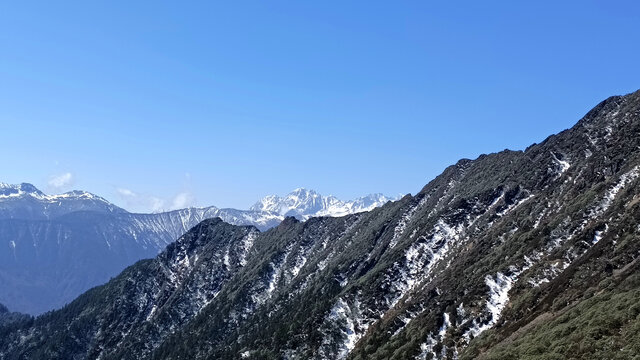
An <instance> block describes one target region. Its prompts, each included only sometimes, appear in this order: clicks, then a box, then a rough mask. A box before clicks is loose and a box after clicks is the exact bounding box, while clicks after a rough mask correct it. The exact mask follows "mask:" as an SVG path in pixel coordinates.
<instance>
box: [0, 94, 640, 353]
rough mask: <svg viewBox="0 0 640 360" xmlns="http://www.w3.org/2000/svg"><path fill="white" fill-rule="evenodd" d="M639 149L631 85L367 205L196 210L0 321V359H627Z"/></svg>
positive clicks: (637, 320) (637, 330)
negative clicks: (226, 212) (55, 297)
mask: <svg viewBox="0 0 640 360" xmlns="http://www.w3.org/2000/svg"><path fill="white" fill-rule="evenodd" d="M638 149H640V91H639V92H635V93H633V94H629V95H626V96H614V97H611V98H608V99H606V100H605V101H603V102H602V103H600V104H599V105H597V106H596V107H595V108H594V109H592V110H591V111H590V112H589V113H587V114H586V115H585V116H584V117H583V118H582V119H581V120H580V121H578V123H577V124H576V125H575V126H574V127H572V128H571V129H568V130H565V131H563V132H561V133H559V134H556V135H552V136H550V137H549V138H547V139H546V140H544V141H543V142H542V143H540V144H534V145H531V146H530V147H528V148H527V149H526V150H524V151H508V150H505V151H502V152H499V153H494V154H489V155H482V156H480V157H478V158H477V159H475V160H469V159H463V160H460V161H459V162H457V163H456V164H455V165H452V166H450V167H448V168H447V169H446V170H445V171H444V172H443V173H442V174H441V175H439V176H438V177H436V178H435V179H434V180H432V181H430V182H429V183H428V184H427V185H426V186H425V187H424V188H423V189H422V190H420V191H419V192H418V193H417V194H416V195H414V196H412V195H407V196H404V197H403V198H402V199H400V200H398V201H394V202H388V203H386V204H384V205H383V206H381V207H377V208H375V209H372V210H371V211H368V212H361V213H356V214H350V215H346V216H342V217H311V218H309V219H308V220H306V221H304V222H301V221H300V220H298V219H296V218H294V217H287V218H286V219H285V220H284V221H282V222H281V223H280V224H279V225H278V226H276V227H274V228H271V229H269V230H266V231H263V232H261V231H260V230H259V229H257V228H256V227H254V226H236V225H231V224H228V223H225V222H224V221H223V220H222V219H220V218H214V219H207V220H204V221H202V222H200V223H199V224H198V225H196V226H195V227H193V228H192V229H191V230H189V231H188V232H187V233H186V234H185V235H183V236H181V237H180V238H179V239H178V240H177V241H176V242H174V243H172V244H170V245H169V246H168V247H167V248H166V249H165V250H164V251H162V252H161V253H160V254H159V255H158V256H157V257H155V258H154V259H149V260H142V261H139V262H137V263H136V264H134V265H132V266H130V267H128V268H127V269H125V270H124V271H123V272H122V273H121V274H120V275H118V276H117V277H115V278H114V279H112V280H111V281H109V282H108V283H106V284H105V285H102V286H98V287H96V288H93V289H91V290H89V291H87V292H86V293H84V294H83V295H81V296H79V297H78V298H77V299H76V300H74V301H73V302H71V303H70V304H69V305H67V306H65V307H64V308H62V309H61V310H58V311H54V312H50V313H47V314H44V315H42V316H39V317H37V318H31V317H29V318H17V319H14V320H13V321H11V322H9V324H8V325H4V326H0V358H3V359H11V360H12V359H31V358H48V359H353V360H364V359H367V360H375V359H632V358H637V357H638V356H640V348H639V347H638V344H640V306H639V305H638V298H640V271H639V270H640V261H638V259H639V258H640V226H639V225H638V219H640V186H639V185H640V180H639V177H640V151H638ZM267 203H269V204H270V203H271V202H269V201H267ZM280 209H283V210H286V207H284V208H283V207H280ZM287 211H289V210H287Z"/></svg>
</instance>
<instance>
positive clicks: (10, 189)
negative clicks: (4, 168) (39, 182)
mask: <svg viewBox="0 0 640 360" xmlns="http://www.w3.org/2000/svg"><path fill="white" fill-rule="evenodd" d="M24 195H30V196H37V197H39V196H44V193H43V192H42V191H40V190H38V188H36V187H35V186H33V185H31V184H29V183H22V184H7V183H0V199H2V198H7V197H19V196H24Z"/></svg>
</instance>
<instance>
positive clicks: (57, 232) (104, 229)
mask: <svg viewBox="0 0 640 360" xmlns="http://www.w3.org/2000/svg"><path fill="white" fill-rule="evenodd" d="M354 204H355V203H354ZM369 206H370V204H369ZM346 210H347V211H359V210H360V209H359V208H356V207H351V208H349V209H346ZM305 211H306V209H305ZM302 212H303V211H301V213H302ZM306 213H308V212H305V214H306ZM323 215H329V214H324V213H323ZM214 217H220V218H222V219H223V220H224V221H226V222H228V223H231V224H236V225H253V226H256V227H257V228H259V229H260V230H266V229H269V228H271V227H274V226H276V225H278V224H279V223H280V222H281V221H282V219H284V216H283V215H281V214H278V213H275V212H269V211H253V210H236V209H220V208H217V207H215V206H210V207H204V208H186V209H180V210H174V211H169V212H162V213H153V214H136V213H129V212H127V211H126V210H124V209H122V208H119V207H117V206H115V205H113V204H111V203H109V202H108V201H107V200H105V199H104V198H102V197H100V196H97V195H94V194H91V193H89V192H86V191H78V190H74V191H70V192H67V193H64V194H60V195H47V194H44V193H43V192H42V191H40V190H38V189H37V188H36V187H35V186H33V185H31V184H27V183H23V184H19V185H9V184H4V183H2V184H0V287H1V288H3V289H4V291H3V292H0V303H4V304H6V305H7V306H9V308H10V309H12V310H15V311H20V312H24V313H30V314H40V313H43V312H45V311H48V310H53V309H56V308H59V307H61V306H63V305H64V304H66V303H68V302H69V301H71V300H73V299H74V298H76V297H77V296H78V295H80V294H81V293H82V292H84V291H86V290H88V289H90V288H91V287H93V286H96V285H100V284H103V283H104V282H106V281H108V280H109V278H110V277H113V276H115V275H117V274H118V273H119V272H120V271H122V270H123V269H124V268H125V267H127V266H129V265H131V264H133V263H134V262H136V261H137V260H140V259H145V258H152V257H154V256H156V255H157V254H158V253H159V252H160V251H162V250H163V249H164V248H165V247H166V246H167V245H168V244H170V243H171V242H173V241H174V240H175V239H177V238H178V237H179V236H181V235H182V234H184V233H185V232H187V231H188V230H189V229H190V228H191V227H193V226H195V225H196V224H198V223H199V222H201V221H203V220H205V219H208V218H214Z"/></svg>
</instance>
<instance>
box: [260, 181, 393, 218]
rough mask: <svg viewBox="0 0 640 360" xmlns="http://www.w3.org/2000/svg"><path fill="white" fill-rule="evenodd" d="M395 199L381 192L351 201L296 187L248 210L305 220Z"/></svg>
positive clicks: (356, 211) (354, 211) (357, 209)
mask: <svg viewBox="0 0 640 360" xmlns="http://www.w3.org/2000/svg"><path fill="white" fill-rule="evenodd" d="M392 200H397V199H392V198H389V197H386V196H384V195H382V194H371V195H367V196H364V197H361V198H357V199H355V200H352V201H342V200H339V199H337V198H336V197H334V196H322V195H320V194H318V193H317V192H315V191H313V190H307V189H304V188H298V189H295V190H294V191H292V192H290V193H289V194H287V195H286V196H284V197H280V196H278V195H270V196H266V197H264V198H262V199H261V200H260V201H258V202H257V203H255V204H254V205H253V206H252V207H251V208H250V210H253V211H267V212H272V213H276V214H280V215H282V216H294V217H296V218H298V219H300V220H306V219H308V218H310V217H313V216H344V215H349V214H355V213H358V212H363V211H369V210H372V209H374V208H376V207H379V206H382V205H384V204H386V203H387V202H389V201H392Z"/></svg>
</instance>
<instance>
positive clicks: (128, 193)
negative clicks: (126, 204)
mask: <svg viewBox="0 0 640 360" xmlns="http://www.w3.org/2000/svg"><path fill="white" fill-rule="evenodd" d="M116 192H117V193H118V195H120V197H125V198H126V197H136V196H138V194H136V193H134V192H133V191H131V190H129V189H125V188H117V189H116Z"/></svg>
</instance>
